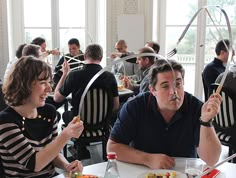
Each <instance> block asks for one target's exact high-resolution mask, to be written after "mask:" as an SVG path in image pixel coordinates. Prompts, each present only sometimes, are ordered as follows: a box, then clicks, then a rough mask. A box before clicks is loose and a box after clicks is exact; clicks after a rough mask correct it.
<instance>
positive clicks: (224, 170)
mask: <svg viewBox="0 0 236 178" xmlns="http://www.w3.org/2000/svg"><path fill="white" fill-rule="evenodd" d="M235 156H236V154H234V155H232V156H230V157H228V158H226V159H224V160H223V161H220V162H218V163H217V164H216V165H215V166H213V167H209V168H208V170H206V168H207V166H206V165H205V164H204V162H203V161H201V160H200V159H197V158H175V161H176V165H175V166H174V167H173V168H171V169H156V170H152V169H150V168H148V167H146V166H142V165H136V164H130V163H125V162H121V161H117V166H118V171H119V174H120V178H149V177H148V174H155V176H156V177H157V176H159V177H161V176H162V177H163V178H167V177H168V178H191V177H194V178H200V177H202V178H235V174H236V164H233V163H229V162H228V161H229V160H231V159H232V158H233V157H235ZM190 160H191V161H192V162H194V163H198V162H200V163H201V164H200V165H201V166H200V169H201V170H205V171H204V174H206V175H203V172H200V173H201V174H200V175H195V176H194V175H190V173H189V175H188V174H187V172H186V171H187V170H188V169H189V166H187V163H188V164H189V161H190ZM106 166H107V162H102V163H97V164H93V165H89V166H85V167H84V169H83V174H84V175H94V176H97V177H98V178H103V177H104V174H105V170H106ZM197 169H199V168H197ZM156 177H150V178H156ZM55 178H66V177H65V174H60V175H58V176H56V177H55ZM76 178H77V177H76Z"/></svg>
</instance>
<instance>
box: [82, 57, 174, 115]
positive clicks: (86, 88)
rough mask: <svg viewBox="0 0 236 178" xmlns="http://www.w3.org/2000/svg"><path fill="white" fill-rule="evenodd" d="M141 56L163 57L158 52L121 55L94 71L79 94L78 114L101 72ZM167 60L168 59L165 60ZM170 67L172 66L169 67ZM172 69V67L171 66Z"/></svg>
mask: <svg viewBox="0 0 236 178" xmlns="http://www.w3.org/2000/svg"><path fill="white" fill-rule="evenodd" d="M142 56H154V57H157V58H163V59H165V58H164V57H163V56H161V55H159V54H155V53H141V54H132V55H130V56H126V57H123V58H118V57H117V58H115V60H113V62H112V63H110V64H109V65H107V66H106V67H104V68H103V69H102V70H100V71H99V72H98V73H96V74H95V75H94V76H93V77H92V78H91V79H90V81H89V83H88V84H87V86H86V87H85V89H84V92H83V94H82V96H81V99H80V104H79V109H78V116H80V113H81V111H82V106H83V102H84V98H85V95H86V94H87V91H88V90H89V88H90V86H91V85H92V84H93V82H94V81H95V80H96V79H97V78H98V77H99V76H100V75H101V74H102V73H104V72H105V71H107V69H110V68H111V67H112V66H113V65H115V64H117V63H119V62H122V61H126V60H128V59H132V58H135V57H142ZM166 61H167V62H168V60H166ZM170 66H171V65H170ZM171 68H172V67H171ZM172 70H173V68H172Z"/></svg>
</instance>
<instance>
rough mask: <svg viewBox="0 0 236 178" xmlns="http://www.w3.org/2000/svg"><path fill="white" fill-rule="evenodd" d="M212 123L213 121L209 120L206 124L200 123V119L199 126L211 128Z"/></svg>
mask: <svg viewBox="0 0 236 178" xmlns="http://www.w3.org/2000/svg"><path fill="white" fill-rule="evenodd" d="M213 121H214V119H211V120H209V121H207V122H204V121H202V119H201V117H200V125H203V126H205V127H212V126H213Z"/></svg>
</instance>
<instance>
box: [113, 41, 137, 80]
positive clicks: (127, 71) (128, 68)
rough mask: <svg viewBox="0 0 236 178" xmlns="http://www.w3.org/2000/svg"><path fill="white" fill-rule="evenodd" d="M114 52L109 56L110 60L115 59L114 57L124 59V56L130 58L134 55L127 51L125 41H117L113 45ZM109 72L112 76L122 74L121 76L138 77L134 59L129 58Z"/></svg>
mask: <svg viewBox="0 0 236 178" xmlns="http://www.w3.org/2000/svg"><path fill="white" fill-rule="evenodd" d="M115 49H116V52H114V53H112V54H111V56H110V57H111V59H115V58H116V57H119V58H124V57H126V56H130V55H132V54H134V52H129V51H128V45H127V43H126V41H125V40H119V41H117V42H116V44H115ZM111 72H112V73H114V74H117V73H118V74H122V75H135V74H136V75H140V74H141V73H140V70H139V67H138V65H137V64H136V58H131V59H128V60H124V61H122V62H119V63H117V64H115V65H113V66H112V69H111Z"/></svg>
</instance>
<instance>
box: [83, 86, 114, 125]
mask: <svg viewBox="0 0 236 178" xmlns="http://www.w3.org/2000/svg"><path fill="white" fill-rule="evenodd" d="M109 95H110V94H109V92H108V91H107V90H105V89H103V88H93V89H90V90H89V91H88V92H87V94H86V96H85V99H84V103H83V106H82V111H81V119H82V120H83V121H84V125H85V127H86V126H87V127H88V128H89V127H94V125H97V127H101V126H103V125H104V124H105V123H106V122H107V121H105V120H106V119H107V115H108V112H110V110H111V108H112V106H110V105H111V96H109Z"/></svg>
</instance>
